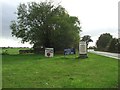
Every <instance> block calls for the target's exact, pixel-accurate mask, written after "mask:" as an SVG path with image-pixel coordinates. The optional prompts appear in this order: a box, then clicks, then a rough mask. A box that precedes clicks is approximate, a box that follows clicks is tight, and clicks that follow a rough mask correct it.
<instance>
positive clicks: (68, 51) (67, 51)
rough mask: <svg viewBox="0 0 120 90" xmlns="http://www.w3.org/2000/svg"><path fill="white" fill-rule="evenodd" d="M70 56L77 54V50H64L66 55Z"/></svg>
mask: <svg viewBox="0 0 120 90" xmlns="http://www.w3.org/2000/svg"><path fill="white" fill-rule="evenodd" d="M68 54H75V49H74V48H71V49H64V55H68Z"/></svg>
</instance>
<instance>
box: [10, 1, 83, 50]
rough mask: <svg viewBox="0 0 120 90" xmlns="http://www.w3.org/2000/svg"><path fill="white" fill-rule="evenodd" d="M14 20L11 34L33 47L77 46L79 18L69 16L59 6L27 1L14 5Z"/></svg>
mask: <svg viewBox="0 0 120 90" xmlns="http://www.w3.org/2000/svg"><path fill="white" fill-rule="evenodd" d="M16 14H17V21H12V23H11V25H10V28H11V29H12V36H16V37H17V38H21V39H22V43H24V42H30V44H34V48H40V47H41V46H43V47H44V48H45V47H53V48H55V49H56V50H59V49H60V50H61V49H64V48H69V47H77V46H78V43H79V39H80V36H79V32H80V31H81V26H80V21H79V19H78V18H77V17H75V16H70V15H69V14H68V12H67V11H66V10H65V8H63V7H62V6H61V5H58V6H55V5H53V4H52V2H40V3H36V2H30V3H28V4H27V5H26V4H20V5H19V6H18V8H17V13H16Z"/></svg>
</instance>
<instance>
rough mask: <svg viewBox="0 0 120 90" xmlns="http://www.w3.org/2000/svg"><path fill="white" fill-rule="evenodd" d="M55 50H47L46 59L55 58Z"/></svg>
mask: <svg viewBox="0 0 120 90" xmlns="http://www.w3.org/2000/svg"><path fill="white" fill-rule="evenodd" d="M53 55H54V49H53V48H45V57H53Z"/></svg>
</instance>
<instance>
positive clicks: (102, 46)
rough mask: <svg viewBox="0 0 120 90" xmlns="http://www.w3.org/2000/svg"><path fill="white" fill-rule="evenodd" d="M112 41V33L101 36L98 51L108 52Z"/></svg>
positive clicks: (98, 41)
mask: <svg viewBox="0 0 120 90" xmlns="http://www.w3.org/2000/svg"><path fill="white" fill-rule="evenodd" d="M111 39H112V35H110V33H103V34H101V35H100V37H99V38H98V40H97V42H96V46H97V49H98V50H101V51H106V50H107V47H108V44H109V43H110V41H111Z"/></svg>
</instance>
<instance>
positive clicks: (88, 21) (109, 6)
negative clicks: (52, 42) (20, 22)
mask: <svg viewBox="0 0 120 90" xmlns="http://www.w3.org/2000/svg"><path fill="white" fill-rule="evenodd" d="M30 1H36V2H40V1H45V0H1V1H0V4H1V5H0V6H1V7H0V20H1V21H2V24H1V22H0V29H1V30H2V32H1V33H2V36H1V35H0V47H1V46H13V47H20V46H21V47H26V46H27V47H30V46H31V45H29V44H28V43H26V44H21V42H20V39H19V40H18V39H17V38H15V37H12V36H11V30H10V28H9V26H10V22H11V21H12V20H15V18H16V15H15V14H14V12H16V11H17V10H16V9H17V7H18V5H19V3H26V2H30ZM52 1H54V3H55V4H56V3H60V4H61V5H62V6H63V7H64V8H65V9H66V10H67V11H68V13H69V14H70V15H71V16H77V17H78V18H79V20H80V22H81V27H82V32H81V36H84V35H90V36H91V38H92V39H93V42H91V43H90V46H94V45H95V43H96V40H97V39H98V37H99V36H100V35H101V34H103V33H110V34H111V35H113V37H118V1H119V0H52Z"/></svg>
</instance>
